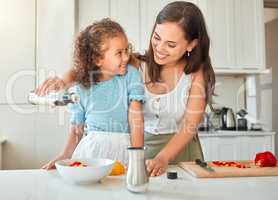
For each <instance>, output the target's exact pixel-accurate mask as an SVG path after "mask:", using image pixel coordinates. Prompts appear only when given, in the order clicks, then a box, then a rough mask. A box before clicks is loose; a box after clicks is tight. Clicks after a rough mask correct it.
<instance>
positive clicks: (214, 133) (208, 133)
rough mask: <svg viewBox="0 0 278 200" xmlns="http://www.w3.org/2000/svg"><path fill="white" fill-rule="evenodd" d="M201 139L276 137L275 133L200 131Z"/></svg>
mask: <svg viewBox="0 0 278 200" xmlns="http://www.w3.org/2000/svg"><path fill="white" fill-rule="evenodd" d="M198 135H199V136H200V137H215V136H256V135H275V132H274V131H224V130H218V131H199V132H198Z"/></svg>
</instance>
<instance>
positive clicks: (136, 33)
mask: <svg viewBox="0 0 278 200" xmlns="http://www.w3.org/2000/svg"><path fill="white" fill-rule="evenodd" d="M110 7H111V14H110V16H111V18H112V19H115V20H116V21H117V22H119V23H120V24H121V25H122V27H123V28H124V30H125V32H126V34H127V37H128V39H129V42H130V43H131V44H132V45H133V48H134V50H135V51H137V52H138V51H140V49H141V48H142V47H141V41H140V0H133V1H130V0H113V1H111V6H110Z"/></svg>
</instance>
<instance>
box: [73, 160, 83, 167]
mask: <svg viewBox="0 0 278 200" xmlns="http://www.w3.org/2000/svg"><path fill="white" fill-rule="evenodd" d="M69 166H70V167H87V165H85V164H82V163H81V162H79V161H75V162H73V163H71V164H70V165H69Z"/></svg>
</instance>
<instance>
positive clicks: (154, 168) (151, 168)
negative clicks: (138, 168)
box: [146, 156, 168, 176]
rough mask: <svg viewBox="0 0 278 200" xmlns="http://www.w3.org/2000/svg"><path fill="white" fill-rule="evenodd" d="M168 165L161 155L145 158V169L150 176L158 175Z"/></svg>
mask: <svg viewBox="0 0 278 200" xmlns="http://www.w3.org/2000/svg"><path fill="white" fill-rule="evenodd" d="M167 166H168V160H167V159H165V158H163V157H162V156H156V157H155V158H154V159H151V160H146V167H147V171H148V172H149V174H150V176H160V175H161V174H163V173H164V172H165V170H166V168H167Z"/></svg>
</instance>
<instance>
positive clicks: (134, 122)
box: [128, 100, 144, 147]
mask: <svg viewBox="0 0 278 200" xmlns="http://www.w3.org/2000/svg"><path fill="white" fill-rule="evenodd" d="M128 122H129V127H130V133H131V145H132V146H133V147H143V146H144V115H143V108H142V104H141V102H139V101H135V100H134V101H131V102H130V104H129V108H128Z"/></svg>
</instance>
